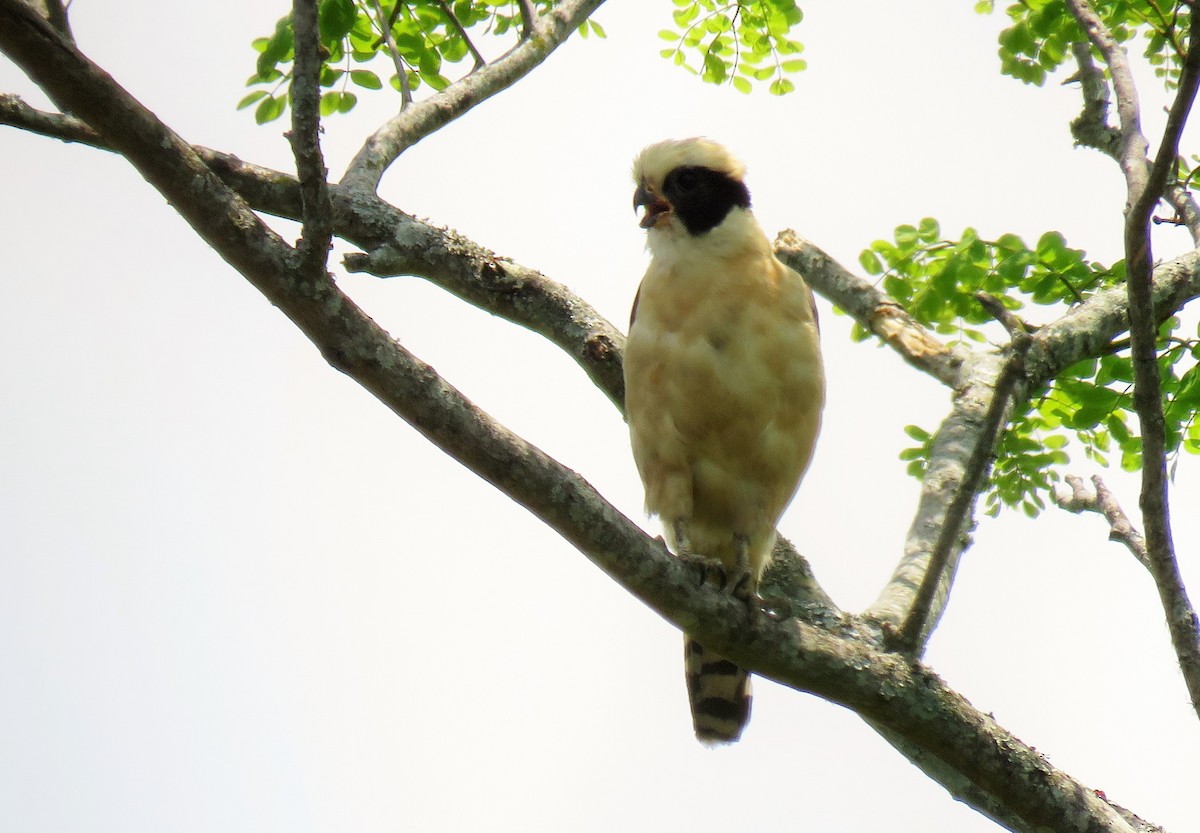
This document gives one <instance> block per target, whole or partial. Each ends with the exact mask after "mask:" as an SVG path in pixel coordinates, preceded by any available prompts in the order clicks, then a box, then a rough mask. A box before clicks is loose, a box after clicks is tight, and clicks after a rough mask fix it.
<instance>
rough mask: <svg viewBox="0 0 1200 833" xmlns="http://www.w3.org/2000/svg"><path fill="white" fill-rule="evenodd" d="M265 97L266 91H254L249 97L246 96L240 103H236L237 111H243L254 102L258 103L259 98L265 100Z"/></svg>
mask: <svg viewBox="0 0 1200 833" xmlns="http://www.w3.org/2000/svg"><path fill="white" fill-rule="evenodd" d="M266 97H267V91H266V90H255V91H254V92H252V93H250V94H249V95H247V96H246V97H245V98H243V99H242V100H241V101H239V102H238V105H237V109H239V110H245V109H246V108H247V107H249V106H250V105H251V104H253V103H254V102H256V101H258V100H259V99H261V98H266Z"/></svg>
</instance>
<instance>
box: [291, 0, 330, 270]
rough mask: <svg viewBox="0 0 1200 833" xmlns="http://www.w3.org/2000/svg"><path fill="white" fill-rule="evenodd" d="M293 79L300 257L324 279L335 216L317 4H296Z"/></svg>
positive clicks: (305, 0)
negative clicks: (324, 149)
mask: <svg viewBox="0 0 1200 833" xmlns="http://www.w3.org/2000/svg"><path fill="white" fill-rule="evenodd" d="M292 25H293V27H294V28H295V44H296V45H295V52H296V59H295V73H294V75H293V79H292V129H291V131H290V132H289V133H288V136H287V138H288V141H289V142H290V143H291V146H292V155H293V156H295V158H296V173H297V175H298V177H299V179H300V197H301V201H302V205H303V215H304V219H303V223H304V224H303V229H302V231H301V234H300V243H299V245H298V250H299V251H298V254H299V258H300V263H299V265H300V268H302V269H305V270H308V271H320V272H322V273H324V271H325V264H326V262H327V261H328V259H329V244H330V242H331V241H332V240H333V216H332V215H333V210H332V208H331V206H330V203H329V185H328V183H327V182H326V179H325V178H326V176H327V175H328V173H329V172H328V170H326V168H325V158H324V155H323V154H322V153H321V136H320V133H321V109H320V108H321V84H320V76H321V65H322V63H323V62H322V60H321V55H320V49H321V37H320V33H319V31H318V29H317V2H316V0H293V2H292Z"/></svg>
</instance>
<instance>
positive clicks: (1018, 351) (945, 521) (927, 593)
mask: <svg viewBox="0 0 1200 833" xmlns="http://www.w3.org/2000/svg"><path fill="white" fill-rule="evenodd" d="M1010 332H1011V333H1012V341H1011V342H1010V344H1009V347H1008V358H1007V359H1006V360H1005V362H1004V367H1003V369H1002V370H1001V371H1000V376H999V378H998V379H996V384H995V387H994V388H993V389H992V401H991V402H989V403H988V406H987V412H986V415H985V417H984V421H983V424H982V425H981V426H980V429H979V431H978V433H977V436H976V437H975V438H974V447H973V448H972V449H971V451H970V454H969V455H968V456H967V460H966V465H965V466H964V468H963V472H962V476H961V477H960V478H959V481H958V483H957V484H956V485H955V486H954V490H953V491H952V494H951V497H950V500H949V502H948V503H947V504H946V509H945V514H944V516H943V518H942V521H941V528H940V529H939V530H938V533H937V539H936V541H935V542H934V546H933V549H932V550H931V551H930V553H929V560H928V564H927V566H926V567H925V574H924V575H923V576H922V577H921V583H920V585H919V586H918V587H917V592H916V595H915V596H914V597H913V600H912V604H911V606H910V607H909V608H908V612H907V614H906V615H905V619H904V624H903V625H902V626H901V627H900V629H899V632H898V633H897V634H896V639H895V642H896V645H897V646H898V647H899V648H900V650H902V651H904V652H906V653H909V654H913V655H918V656H919V655H920V653H921V650H922V649H923V647H924V645H925V642H926V641H927V640H928V639H929V636H930V634H932V633H933V629H934V626H935V625H936V622H937V618H938V616H940V614H941V607H942V605H944V601H942V602H941V603H940V604H939V602H938V598H937V597H938V595H939V593H940V594H941V595H942V596H943V597H944V596H945V594H946V590H943V589H942V587H943V584H944V582H943V581H942V576H943V575H945V574H946V573H947V572H948V570H947V568H948V566H949V565H950V564H951V562H952V561H953V562H954V563H955V567H957V559H958V553H959V552H960V551H961V545H960V544H959V541H960V540H961V536H962V534H963V532H964V531H965V527H966V525H967V522H968V521H969V520H970V515H971V510H972V508H973V507H974V505H975V499H976V496H977V495H978V494H979V490H980V489H981V488H982V487H983V484H984V482H985V481H986V479H987V473H988V470H989V469H990V468H991V464H992V456H993V452H994V450H995V447H996V441H997V440H998V439H999V438H1000V434H1001V432H1003V431H1004V426H1005V425H1006V424H1007V423H1008V414H1009V411H1010V410H1011V407H1010V406H1011V404H1012V397H1013V392H1014V389H1015V387H1016V385H1017V380H1018V379H1020V378H1021V375H1022V373H1023V372H1024V367H1025V354H1026V353H1027V352H1028V351H1029V344H1030V341H1029V335H1028V333H1026V332H1025V330H1024V328H1023V327H1020V326H1013V327H1012V329H1011V330H1010ZM947 586H948V585H947Z"/></svg>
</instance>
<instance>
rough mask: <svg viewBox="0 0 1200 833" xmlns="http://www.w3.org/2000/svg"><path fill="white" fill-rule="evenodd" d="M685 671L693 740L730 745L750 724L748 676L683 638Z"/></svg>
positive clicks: (692, 641) (747, 673) (696, 643)
mask: <svg viewBox="0 0 1200 833" xmlns="http://www.w3.org/2000/svg"><path fill="white" fill-rule="evenodd" d="M683 665H684V671H685V672H686V674H687V688H688V701H689V702H690V703H691V706H692V725H693V726H695V729H696V739H697V740H698V741H700V742H701V743H703V744H706V745H707V744H717V743H733V742H734V741H735V740H737V739H738V738H739V737H741V734H742V730H743V729H745V728H746V724H747V723H748V722H750V701H751V699H752V698H751V696H750V673H749V672H748V671H743V670H742V669H741V668H738V667H737V666H736V665H734V664H733V663H732V662H730V661H729V660H727V659H725V658H724V657H720V656H717V655H716V654H714V653H713V652H712V651H710V650H708V649H707V648H705V647H704V646H703V645H701V644H700V643H699V642H697V641H696V640H694V639H692V638H691V637H690V636H688V635H687V634H684V658H683Z"/></svg>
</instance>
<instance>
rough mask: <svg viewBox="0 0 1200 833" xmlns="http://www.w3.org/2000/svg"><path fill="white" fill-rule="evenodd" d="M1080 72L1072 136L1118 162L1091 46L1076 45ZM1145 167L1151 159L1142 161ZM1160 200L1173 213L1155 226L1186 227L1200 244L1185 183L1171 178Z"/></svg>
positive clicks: (1195, 209) (1198, 221) (1198, 209)
mask: <svg viewBox="0 0 1200 833" xmlns="http://www.w3.org/2000/svg"><path fill="white" fill-rule="evenodd" d="M1071 49H1072V51H1073V52H1074V53H1075V60H1076V63H1078V65H1079V71H1078V72H1077V73H1076V74H1075V75H1074V76H1072V78H1071V79H1070V80H1072V81H1079V82H1080V85H1081V88H1082V92H1083V111H1082V112H1081V113H1080V114H1079V116H1078V118H1076V119H1075V121H1073V122H1071V135H1072V136H1073V137H1074V139H1075V143H1076V144H1078V145H1080V146H1083V147H1090V148H1094V149H1096V150H1098V151H1100V152H1101V153H1103V154H1105V155H1106V156H1109V157H1111V158H1112V159H1114V160H1117V161H1120V145H1121V139H1120V131H1118V130H1117V129H1115V128H1114V127H1112V126H1111V125H1110V124H1109V123H1108V108H1109V88H1108V79H1107V78H1105V77H1104V72H1103V70H1101V69H1100V67H1098V66H1096V63H1095V61H1093V60H1092V50H1091V44H1089V43H1075V44H1072V46H1071ZM1145 165H1146V167H1147V168H1149V167H1150V160H1149V159H1147V160H1146V161H1145ZM1163 198H1164V199H1165V200H1166V201H1167V202H1168V203H1169V204H1170V205H1171V207H1172V208H1173V209H1174V211H1175V216H1174V217H1172V218H1170V219H1168V220H1165V221H1164V220H1158V219H1155V223H1159V222H1171V223H1175V224H1177V225H1182V226H1185V227H1186V228H1187V229H1188V232H1189V233H1190V234H1191V236H1192V243H1193V245H1200V205H1198V204H1197V203H1196V200H1195V199H1194V198H1193V197H1192V194H1191V192H1190V191H1189V190H1188V189H1187V183H1179V182H1177V181H1175V180H1174V179H1170V180H1169V181H1168V182H1167V183H1166V187H1165V190H1164V193H1163Z"/></svg>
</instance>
